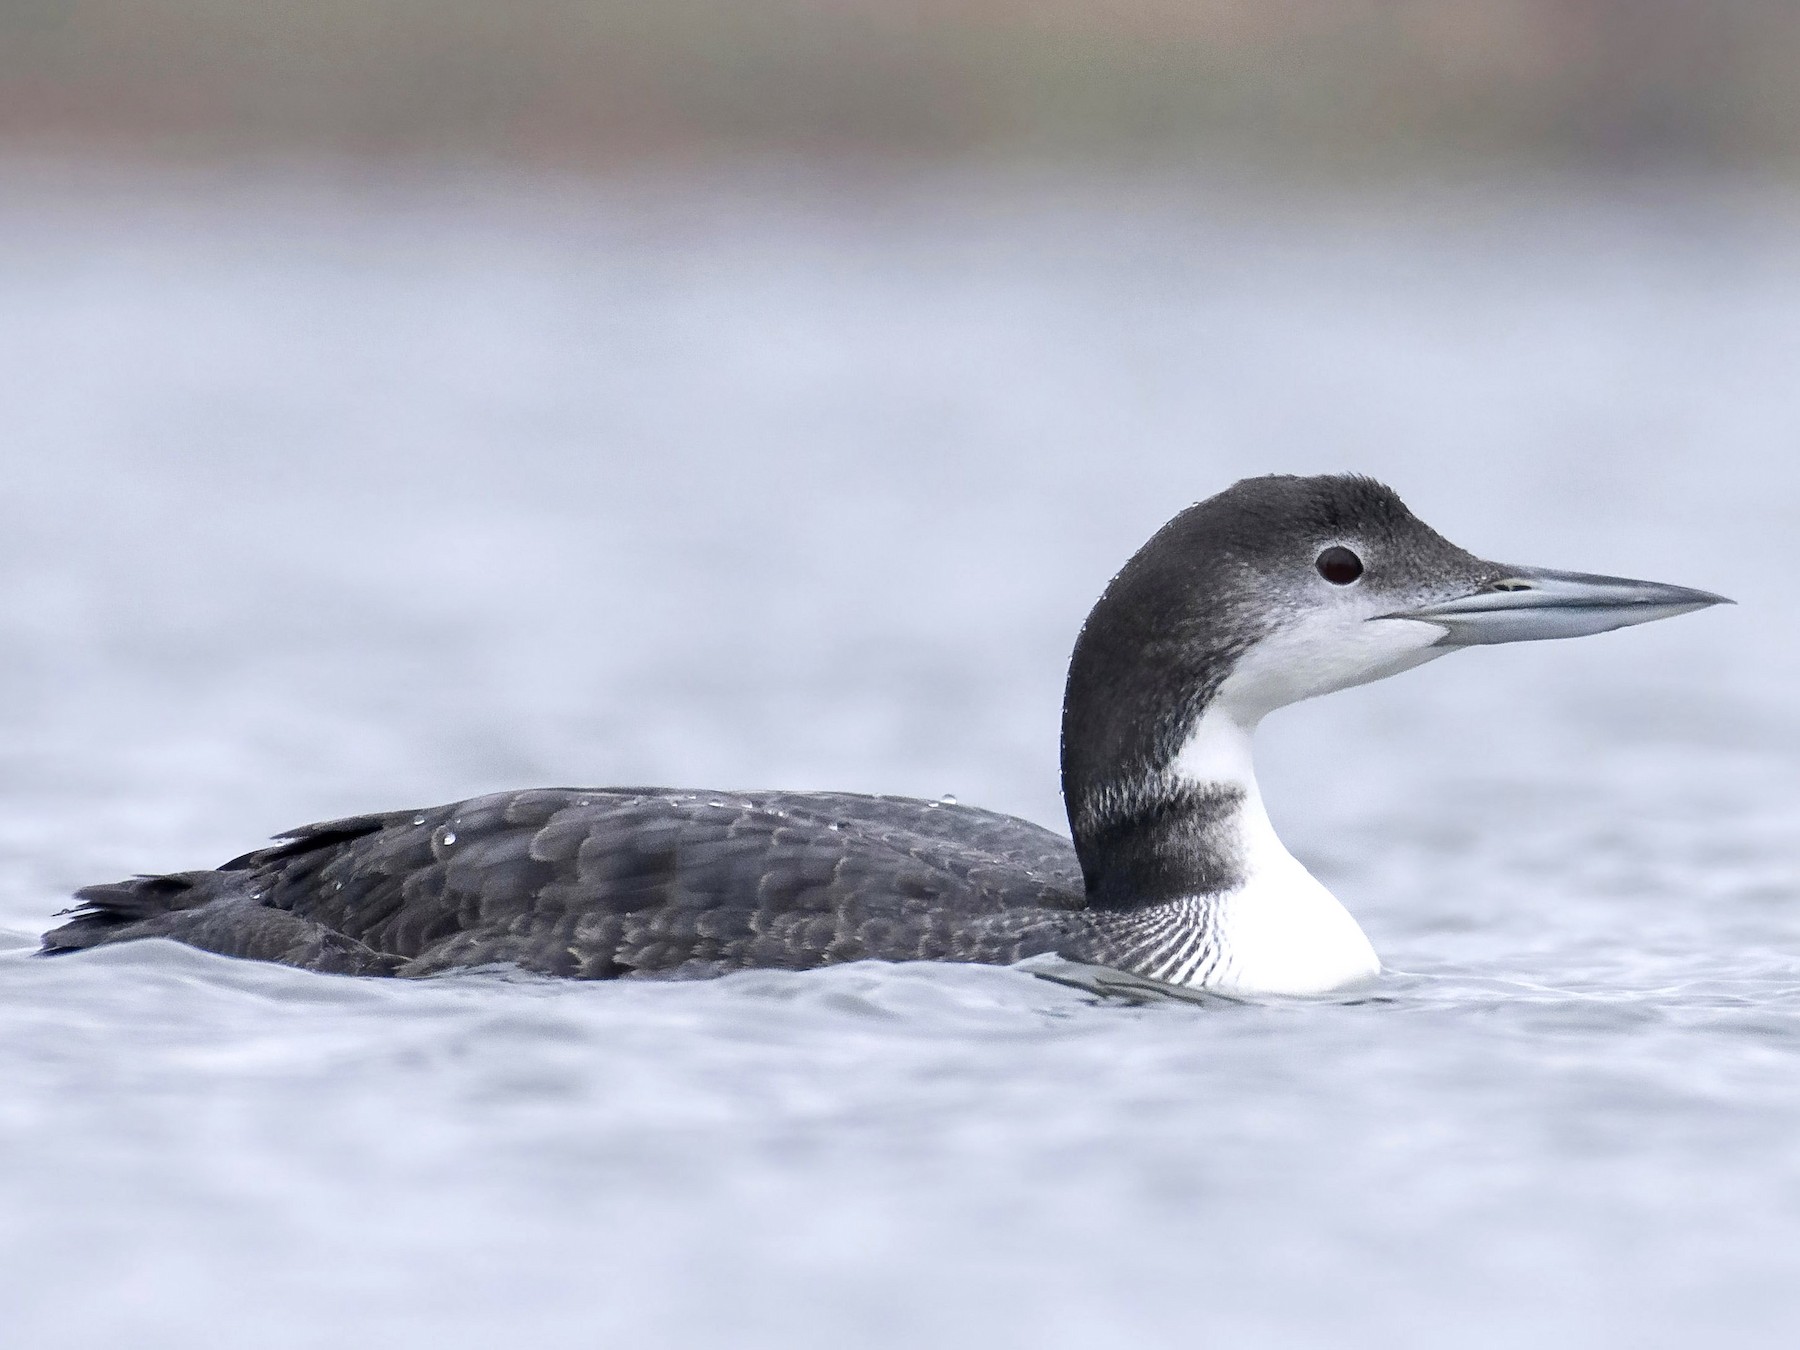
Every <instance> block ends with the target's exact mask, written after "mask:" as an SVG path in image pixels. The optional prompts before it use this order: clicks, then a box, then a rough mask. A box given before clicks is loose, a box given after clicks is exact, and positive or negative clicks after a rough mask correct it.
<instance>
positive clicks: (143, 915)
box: [43, 872, 211, 952]
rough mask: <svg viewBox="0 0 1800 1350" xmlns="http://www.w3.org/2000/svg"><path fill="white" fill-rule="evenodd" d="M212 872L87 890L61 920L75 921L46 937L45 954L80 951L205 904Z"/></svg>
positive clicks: (145, 878) (144, 878)
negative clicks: (124, 931)
mask: <svg viewBox="0 0 1800 1350" xmlns="http://www.w3.org/2000/svg"><path fill="white" fill-rule="evenodd" d="M209 875H211V874H210V873H207V872H177V873H173V874H170V875H168V876H142V877H132V878H131V879H130V880H129V881H111V882H107V883H105V884H104V885H100V886H86V887H83V888H82V889H81V890H79V891H76V892H75V900H76V902H77V903H76V904H75V905H73V906H72V907H70V908H69V909H65V910H63V911H62V912H61V913H60V914H58V915H57V917H58V918H67V919H68V920H69V921H68V922H67V923H65V924H63V925H62V926H61V927H59V928H54V929H52V930H51V931H50V932H48V933H46V934H44V947H43V949H44V951H46V952H67V951H80V950H81V949H83V948H86V947H95V946H98V945H99V944H100V943H102V942H106V941H108V940H110V939H111V938H113V937H115V936H117V935H118V930H119V929H121V928H124V927H126V926H127V925H130V924H143V923H151V924H154V921H155V920H158V919H161V918H163V917H164V916H165V915H170V914H175V913H178V912H180V911H182V910H186V909H193V908H195V907H197V906H199V905H203V904H205V903H206V901H207V900H208V899H209V898H210V897H209V896H207V895H206V894H205V893H204V892H203V891H202V889H201V887H200V884H199V883H200V881H201V879H202V878H204V877H207V876H209Z"/></svg>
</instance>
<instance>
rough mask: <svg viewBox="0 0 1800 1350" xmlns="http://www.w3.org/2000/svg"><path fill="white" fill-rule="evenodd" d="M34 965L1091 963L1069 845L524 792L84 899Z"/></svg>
mask: <svg viewBox="0 0 1800 1350" xmlns="http://www.w3.org/2000/svg"><path fill="white" fill-rule="evenodd" d="M77 898H78V899H79V900H80V901H81V902H82V908H81V909H79V910H77V911H76V913H75V917H74V918H73V919H72V920H71V921H70V922H69V923H67V924H65V925H64V926H63V927H61V928H59V929H57V930H55V931H54V932H52V933H51V934H49V935H48V936H47V937H46V939H45V944H46V948H47V949H48V950H53V951H54V950H66V949H70V948H78V947H87V946H95V945H99V944H101V943H105V942H111V941H118V940H123V939H129V938H138V937H149V936H169V937H174V938H177V939H179V940H182V941H185V942H189V943H191V944H193V945H195V946H200V947H205V948H207V949H208V950H212V951H218V952H221V953H224V954H227V955H234V956H253V957H259V958H261V959H265V960H278V961H284V962H286V963H288V964H291V965H299V966H303V967H306V968H308V969H314V970H329V971H340V972H344V973H357V974H402V975H425V974H431V973H434V972H437V971H441V970H448V969H454V968H458V967H467V966H476V965H484V964H490V963H495V962H504V963H508V964H512V965H516V966H519V967H521V968H523V969H526V970H530V971H536V972H539V973H541V974H545V975H560V976H575V977H580V978H587V979H608V978H615V977H621V976H642V975H662V976H683V975H715V974H720V973H722V972H725V971H729V970H736V969H742V968H745V967H752V966H774V967H786V968H792V969H803V968H807V967H811V966H818V965H825V964H832V963H836V962H841V961H855V960H860V959H864V958H871V957H872V958H880V959H887V960H915V959H920V960H964V961H987V962H994V961H1000V962H1006V961H1013V960H1018V959H1021V958H1023V957H1026V956H1031V955H1035V954H1038V953H1040V952H1045V951H1053V950H1063V949H1065V948H1069V947H1071V946H1072V947H1074V948H1076V949H1077V950H1076V951H1073V952H1070V953H1068V954H1079V950H1080V949H1082V948H1084V946H1085V944H1084V943H1083V941H1082V934H1083V932H1084V930H1085V927H1086V925H1085V922H1084V920H1083V916H1082V914H1081V912H1080V911H1081V907H1082V905H1083V899H1084V897H1083V890H1082V882H1081V874H1080V870H1079V868H1078V866H1077V864H1076V859H1075V854H1074V850H1073V849H1072V847H1071V846H1070V844H1069V842H1068V841H1067V840H1066V839H1063V838H1061V837H1060V836H1058V835H1055V834H1053V833H1051V832H1050V831H1048V830H1045V829H1042V828H1040V827H1038V826H1036V825H1032V824H1030V823H1028V822H1026V821H1022V820H1017V819H1014V818H1013V817H1010V816H1004V815H999V814H996V813H994V812H990V811H982V810H978V809H975V808H971V807H965V806H959V805H955V804H952V803H945V802H927V801H919V800H916V799H912V798H902V797H874V796H862V795H858V794H852V793H802V792H792V793H790V792H749V793H741V792H692V791H671V790H668V789H660V788H613V789H603V790H579V789H539V790H534V791H528V792H509V793H500V794H496V795H493V796H487V797H480V798H476V799H474V800H471V801H465V802H459V803H454V804H451V805H448V806H441V807H436V808H432V809H429V810H425V811H412V812H407V811H403V812H390V813H384V814H380V815H370V816H358V817H352V818H349V819H345V820H336V821H328V822H324V823H322V824H318V825H311V826H307V827H305V828H303V829H300V830H296V831H294V832H292V833H291V834H289V835H285V836H283V837H282V839H281V842H279V843H277V844H275V845H273V846H271V847H268V848H265V849H260V850H258V851H256V852H254V853H249V854H246V855H244V856H243V857H241V858H237V859H234V860H233V861H231V862H229V863H227V864H225V865H224V866H223V867H221V868H219V869H217V870H216V871H210V872H193V873H182V874H177V875H174V876H168V877H152V878H139V879H137V880H135V881H128V882H120V883H115V884H113V885H110V886H98V887H91V888H89V889H88V890H86V891H83V892H81V893H80V894H79V896H78V897H77Z"/></svg>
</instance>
